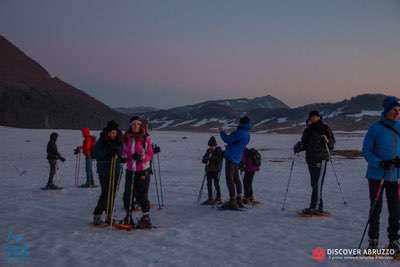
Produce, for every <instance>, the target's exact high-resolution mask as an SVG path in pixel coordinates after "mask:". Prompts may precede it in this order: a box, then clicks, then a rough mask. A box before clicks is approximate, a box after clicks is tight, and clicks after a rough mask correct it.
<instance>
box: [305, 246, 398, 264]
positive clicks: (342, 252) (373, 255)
mask: <svg viewBox="0 0 400 267" xmlns="http://www.w3.org/2000/svg"><path fill="white" fill-rule="evenodd" d="M394 255H395V251H394V250H393V249H385V248H381V249H356V248H322V247H315V248H313V249H312V251H311V258H312V259H313V260H315V261H317V262H324V261H326V260H392V259H393V258H394Z"/></svg>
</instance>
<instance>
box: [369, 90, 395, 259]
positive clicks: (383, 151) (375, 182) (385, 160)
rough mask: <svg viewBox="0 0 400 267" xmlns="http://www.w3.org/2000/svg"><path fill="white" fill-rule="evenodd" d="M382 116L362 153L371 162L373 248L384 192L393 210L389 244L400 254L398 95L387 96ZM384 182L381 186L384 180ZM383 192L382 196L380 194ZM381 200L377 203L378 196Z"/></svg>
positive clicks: (376, 236) (390, 218)
mask: <svg viewBox="0 0 400 267" xmlns="http://www.w3.org/2000/svg"><path fill="white" fill-rule="evenodd" d="M383 107H384V111H383V112H382V116H381V119H380V120H379V121H378V122H375V123H374V124H372V125H371V127H370V128H369V130H368V132H367V134H366V136H365V138H364V144H363V149H362V153H363V156H364V158H365V159H366V160H367V162H368V170H367V175H366V178H367V179H368V185H369V196H370V205H371V206H370V224H369V231H368V235H369V248H377V247H378V243H379V242H378V240H379V220H380V213H381V210H382V202H383V200H382V199H383V192H384V191H386V199H387V205H388V210H389V227H388V229H387V230H388V236H389V240H390V244H389V248H391V249H394V250H395V251H396V253H397V254H400V253H399V252H400V242H399V233H398V232H399V219H400V216H399V215H400V214H399V213H400V212H399V209H400V205H399V203H400V202H399V184H398V181H399V178H400V177H399V176H400V121H399V120H400V102H399V100H398V99H397V98H396V97H393V96H388V97H386V98H385V99H384V103H383ZM382 179H383V181H384V182H383V185H382V186H381V180H382ZM378 194H379V196H378ZM377 196H378V198H377V202H376V204H375V207H374V208H373V205H374V203H375V199H376V197H377Z"/></svg>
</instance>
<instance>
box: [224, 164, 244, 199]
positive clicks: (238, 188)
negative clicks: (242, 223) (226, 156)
mask: <svg viewBox="0 0 400 267" xmlns="http://www.w3.org/2000/svg"><path fill="white" fill-rule="evenodd" d="M225 175H226V185H227V187H228V190H229V197H230V199H231V200H232V199H235V198H236V196H241V194H242V183H241V182H240V178H239V166H238V165H236V164H235V163H233V162H232V161H230V160H226V162H225Z"/></svg>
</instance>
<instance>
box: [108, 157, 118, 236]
mask: <svg viewBox="0 0 400 267" xmlns="http://www.w3.org/2000/svg"><path fill="white" fill-rule="evenodd" d="M113 159H114V162H113V165H112V178H111V179H110V180H111V190H110V191H111V199H110V201H111V202H110V213H109V214H110V229H112V226H113V209H114V200H115V190H114V189H115V172H116V169H117V156H114V158H113Z"/></svg>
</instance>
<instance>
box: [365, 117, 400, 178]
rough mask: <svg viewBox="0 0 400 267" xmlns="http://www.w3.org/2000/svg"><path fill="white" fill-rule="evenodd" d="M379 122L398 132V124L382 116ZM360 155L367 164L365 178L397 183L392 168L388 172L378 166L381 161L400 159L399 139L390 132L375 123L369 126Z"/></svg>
mask: <svg viewBox="0 0 400 267" xmlns="http://www.w3.org/2000/svg"><path fill="white" fill-rule="evenodd" d="M381 121H382V122H384V123H386V124H388V125H390V126H392V127H393V128H395V129H396V130H397V131H399V132H400V122H399V121H397V122H394V121H389V120H387V119H385V118H384V117H383V116H382V117H381ZM362 153H363V156H364V158H365V159H366V160H367V162H368V169H367V175H366V178H368V179H374V180H380V179H382V178H384V179H385V180H386V181H397V180H398V178H399V177H397V169H396V168H395V166H392V168H391V169H390V170H386V171H385V170H384V169H383V168H382V167H381V166H380V162H381V161H382V160H391V159H394V158H396V156H398V157H400V137H399V136H398V135H397V134H396V133H395V132H393V131H392V130H390V129H388V128H386V127H385V126H383V125H382V124H381V123H380V122H375V123H374V124H372V125H371V126H370V128H369V129H368V132H367V134H366V136H365V138H364V143H363V148H362Z"/></svg>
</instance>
